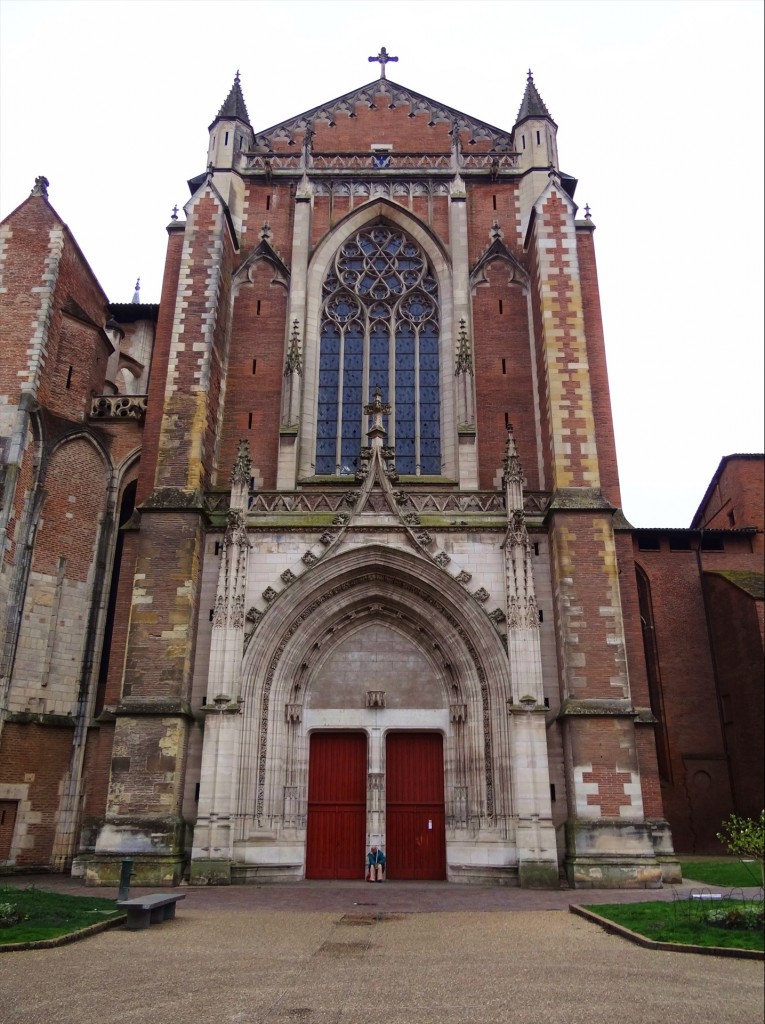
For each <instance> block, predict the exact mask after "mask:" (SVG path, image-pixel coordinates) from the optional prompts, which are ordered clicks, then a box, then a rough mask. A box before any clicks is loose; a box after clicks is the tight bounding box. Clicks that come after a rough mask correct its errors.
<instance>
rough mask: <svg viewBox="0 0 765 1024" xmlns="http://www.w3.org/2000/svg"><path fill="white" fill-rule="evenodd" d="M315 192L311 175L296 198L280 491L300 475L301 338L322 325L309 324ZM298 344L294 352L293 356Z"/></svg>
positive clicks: (278, 477)
mask: <svg viewBox="0 0 765 1024" xmlns="http://www.w3.org/2000/svg"><path fill="white" fill-rule="evenodd" d="M312 195H313V188H312V186H311V183H310V181H309V180H308V176H307V174H304V175H303V179H302V181H301V182H300V185H299V186H298V190H297V194H296V195H295V220H294V224H293V228H292V267H291V274H290V298H289V315H288V318H287V325H288V331H289V336H288V338H287V339H286V340H287V356H286V358H285V389H284V393H283V399H282V424H281V428H280V431H279V464H278V468H277V476H276V488H277V490H280V491H291V490H294V488H295V483H296V481H297V471H298V427H299V410H300V401H301V394H300V391H301V384H302V366H301V363H300V337H301V334H302V336H303V338H304V339H305V338H306V337H307V335H308V331H309V330H317V329H318V325H315V324H311V325H309V324H306V320H305V317H306V298H307V286H308V257H309V254H310V251H311V199H312ZM293 342H294V352H293Z"/></svg>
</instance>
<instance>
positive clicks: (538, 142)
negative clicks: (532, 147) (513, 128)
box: [537, 132, 542, 145]
mask: <svg viewBox="0 0 765 1024" xmlns="http://www.w3.org/2000/svg"><path fill="white" fill-rule="evenodd" d="M541 141H542V139H541V138H540V136H539V132H537V145H539V144H540V142H541Z"/></svg>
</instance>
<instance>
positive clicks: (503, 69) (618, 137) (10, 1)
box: [0, 0, 763, 526]
mask: <svg viewBox="0 0 765 1024" xmlns="http://www.w3.org/2000/svg"><path fill="white" fill-rule="evenodd" d="M762 40H763V4H762V3H761V2H760V0H756V2H754V0H751V2H750V0H743V2H736V0H725V2H722V3H717V2H713V0H709V2H691V0H688V2H658V0H642V2H639V3H632V2H630V0H611V2H606V0H594V2H577V0H563V2H557V0H537V2H524V0H521V2H511V0H488V2H481V0H472V2H467V3H465V2H463V0H446V2H444V0H440V2H439V0H424V2H417V0H403V2H398V0H386V2H385V3H381V2H380V0H372V2H364V0H341V2H324V0H322V2H319V0H310V2H307V3H303V2H297V0H294V2H293V0H281V2H276V3H274V2H257V0H239V2H225V0H218V2H216V3H208V2H205V0H196V2H188V0H187V2H184V3H181V2H162V0H151V2H150V0H129V2H110V0H99V2H96V0H89V2H85V3H75V2H68V0H55V2H47V0H45V2H44V0H22V2H17V0H0V217H4V216H6V215H7V214H8V213H10V212H11V210H13V209H14V208H15V207H16V206H18V205H19V203H20V202H22V201H23V200H24V199H25V198H26V196H27V195H28V194H29V190H30V189H31V187H32V185H33V183H34V179H35V177H36V176H37V175H39V174H44V175H45V176H46V177H47V178H48V179H49V180H50V189H49V196H50V201H51V203H52V204H53V206H54V207H55V208H56V210H57V211H58V212H59V214H60V215H61V217H62V218H63V219H64V220H65V221H66V222H67V224H68V225H69V227H70V228H71V230H72V232H73V234H74V236H75V237H76V238H77V240H78V242H79V244H80V246H81V248H82V250H83V252H84V253H85V255H86V257H87V259H88V260H89V262H90V264H91V266H92V268H93V270H94V271H95V273H96V275H97V277H98V278H99V280H100V282H101V284H102V285H103V287H104V289H105V291H106V293H107V294H108V296H109V298H110V299H111V300H112V301H114V302H127V301H130V299H131V298H132V294H133V285H134V283H135V278H136V277H137V276H139V275H140V278H141V299H142V300H143V301H145V302H156V301H158V300H159V291H160V284H161V276H162V266H163V260H164V252H165V245H166V234H165V226H166V225H167V223H168V220H169V218H170V213H171V210H172V207H173V205H174V204H175V203H177V204H178V205H179V206H182V205H183V203H185V202H186V200H187V198H188V195H189V192H188V188H187V186H186V181H187V179H188V178H191V177H193V176H194V175H196V174H198V173H200V172H201V171H203V170H204V167H205V160H206V153H207V126H208V125H209V124H210V122H211V121H212V120H213V118H214V117H215V115H216V113H217V111H218V109H219V107H220V105H221V103H222V102H223V100H224V99H225V97H226V94H227V93H228V90H229V88H230V86H231V83H232V81H233V77H234V73H235V72H236V70H237V69H239V70H240V72H241V80H242V88H243V90H244V95H245V99H246V101H247V106H248V110H249V114H250V120H251V122H252V125H253V127H254V128H255V129H256V130H258V129H262V128H266V127H269V126H270V125H272V124H275V123H277V122H279V121H281V120H284V119H286V118H287V117H289V116H291V115H293V114H297V113H300V112H302V111H303V110H306V109H309V108H310V107H313V106H316V105H318V104H319V103H321V102H323V101H325V100H329V99H331V98H333V97H335V96H338V95H341V94H342V93H345V92H348V91H350V90H352V89H354V88H357V87H359V86H361V85H364V84H366V83H367V82H370V81H371V80H372V79H374V78H376V77H377V73H378V71H379V68H378V65H376V64H375V65H374V66H372V65H370V64H369V63H368V61H367V57H368V56H370V55H373V54H376V53H377V52H378V51H379V49H380V47H381V46H383V45H384V46H386V47H387V49H388V52H389V53H390V54H393V55H397V56H398V57H399V62H398V64H395V65H388V77H389V78H392V79H393V80H394V81H396V82H399V83H401V84H402V85H406V86H408V87H410V88H412V89H415V90H417V91H419V92H422V93H424V94H425V95H427V96H430V97H432V98H434V99H436V100H439V101H441V102H443V103H446V104H449V105H451V106H453V107H456V108H458V109H460V110H462V111H464V112H466V113H468V114H471V115H473V116H475V117H478V118H480V119H482V120H484V121H488V122H490V123H491V124H494V125H497V126H499V127H502V128H508V129H509V128H511V127H512V126H513V124H514V122H515V118H516V115H517V112H518V107H519V105H520V101H521V97H522V95H523V89H524V86H525V81H526V70H527V68H531V69H532V70H533V72H534V79H535V82H536V85H537V87H538V89H539V92H540V94H541V96H542V98H543V99H544V101H545V103H546V104H547V107H548V109H549V111H550V113H551V115H552V117H553V118H554V119H555V121H556V122H557V124H558V151H559V154H560V161H561V169H562V170H564V171H566V172H568V173H569V174H572V175H574V177H576V178H578V179H579V187H578V189H577V193H576V199H577V201H578V202H579V203H580V205H581V206H584V204H585V202H587V203H589V204H590V206H591V208H592V218H593V222H594V223H595V224H596V225H597V232H596V235H595V242H596V247H597V257H598V267H599V274H600V287H601V297H602V303H603V315H604V323H605V331H606V345H607V352H608V363H609V372H610V377H611V397H612V403H613V408H614V420H615V426H616V440H617V450H618V455H619V466H620V473H621V481H622V498H623V504H624V510H625V513H626V515H627V517H628V518H629V519H630V520H631V522H632V523H633V524H634V525H637V526H687V525H688V524H689V523H690V520H691V517H692V516H693V513H694V512H695V510H696V508H697V506H698V504H699V502H700V500H701V498H702V496H703V494H704V490H705V488H706V486H707V483H708V482H709V479H710V477H711V476H712V473H713V472H714V470H715V469H716V467H717V465H718V463H719V461H720V458H721V457H722V456H723V455H726V454H730V453H733V452H755V451H760V452H761V451H762V450H763V323H762V321H763V298H762V293H763V42H762Z"/></svg>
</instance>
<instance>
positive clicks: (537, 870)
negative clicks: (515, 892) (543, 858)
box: [518, 862, 560, 889]
mask: <svg viewBox="0 0 765 1024" xmlns="http://www.w3.org/2000/svg"><path fill="white" fill-rule="evenodd" d="M518 882H519V884H520V887H521V889H559V888H560V876H559V872H558V865H557V863H556V864H549V863H533V862H531V863H528V864H520V865H519V867H518Z"/></svg>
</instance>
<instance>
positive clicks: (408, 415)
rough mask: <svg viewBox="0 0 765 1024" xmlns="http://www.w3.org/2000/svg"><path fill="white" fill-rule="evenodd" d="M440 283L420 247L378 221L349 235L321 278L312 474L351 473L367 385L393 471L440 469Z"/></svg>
mask: <svg viewBox="0 0 765 1024" xmlns="http://www.w3.org/2000/svg"><path fill="white" fill-rule="evenodd" d="M438 353H439V335H438V286H437V284H436V280H435V277H434V275H433V271H432V269H431V267H430V265H429V264H428V261H427V259H426V257H425V255H424V253H423V252H422V251H421V250H420V248H419V247H418V246H417V245H416V244H415V243H414V242H413V241H412V240H411V239H410V238H409V237H408V236H407V235H405V234H404V233H403V232H402V231H399V230H398V229H397V228H394V227H392V226H391V225H388V224H384V223H379V224H376V225H374V226H373V227H368V228H365V229H364V230H362V231H359V232H357V233H356V234H355V235H353V236H352V237H351V238H349V239H348V240H347V241H346V242H345V243H344V244H343V245H342V246H341V247H340V249H339V250H338V251H337V253H336V254H335V257H334V260H333V261H332V265H331V267H330V269H329V272H328V273H327V277H326V279H325V281H324V289H323V293H322V312H321V331H320V347H319V395H318V410H317V413H318V415H317V435H316V472H317V473H319V474H330V475H332V474H348V473H353V472H354V471H355V468H356V466H357V464H358V457H359V449H360V448H361V446H362V444H366V443H367V442H366V430H367V423H366V422H365V420H366V417H365V416H364V411H363V408H364V405H365V404H366V403H367V402H368V401H369V400H370V396H371V395H372V393H373V392H374V390H375V388H379V389H380V391H381V392H382V399H383V402H390V404H391V407H392V415H391V416H389V417H386V418H385V420H384V426H385V429H386V430H387V431H388V443H389V444H392V445H394V446H395V448H396V468H397V469H398V471H399V473H407V474H412V475H415V474H416V475H420V476H421V475H426V474H435V475H438V474H440V472H441V402H440V392H439V389H440V383H439V354H438Z"/></svg>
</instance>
